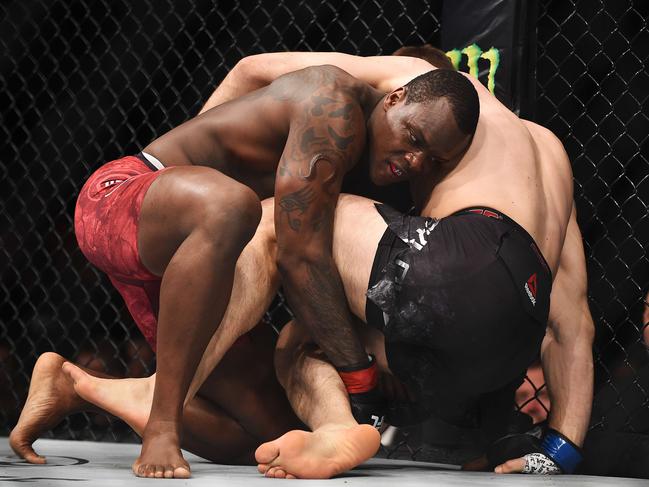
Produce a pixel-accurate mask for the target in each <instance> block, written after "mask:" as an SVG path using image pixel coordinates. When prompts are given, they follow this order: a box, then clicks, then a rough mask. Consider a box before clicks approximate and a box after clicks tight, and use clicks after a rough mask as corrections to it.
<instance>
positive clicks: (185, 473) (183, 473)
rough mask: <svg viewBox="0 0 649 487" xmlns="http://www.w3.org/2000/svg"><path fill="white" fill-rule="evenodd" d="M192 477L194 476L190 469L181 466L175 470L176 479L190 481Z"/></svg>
mask: <svg viewBox="0 0 649 487" xmlns="http://www.w3.org/2000/svg"><path fill="white" fill-rule="evenodd" d="M191 476H192V474H191V472H190V471H189V467H186V466H180V467H176V468H174V478H175V479H188V478H189V477H191Z"/></svg>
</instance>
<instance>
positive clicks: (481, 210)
mask: <svg viewBox="0 0 649 487" xmlns="http://www.w3.org/2000/svg"><path fill="white" fill-rule="evenodd" d="M458 215H482V216H486V217H487V218H493V219H495V220H501V221H504V222H506V223H508V224H509V225H511V226H512V227H514V229H515V230H516V231H518V233H520V234H521V235H522V236H523V237H524V238H525V239H526V240H529V242H530V244H531V245H532V248H533V249H534V251H535V252H536V254H537V256H538V257H539V259H540V260H541V262H542V263H543V265H544V266H545V268H546V269H547V271H548V273H549V274H550V275H552V271H551V270H550V266H549V265H548V261H547V260H545V257H544V256H543V254H542V253H541V249H539V246H538V245H537V244H536V242H535V240H534V239H533V238H532V236H531V235H530V234H529V232H528V231H527V230H525V229H524V228H523V227H522V226H520V225H519V224H518V223H516V221H515V220H513V219H511V218H510V217H508V216H507V215H505V214H504V213H503V212H502V211H498V210H494V209H493V208H489V207H488V206H475V207H471V208H464V209H463V210H459V211H456V212H455V213H453V214H452V215H451V216H458Z"/></svg>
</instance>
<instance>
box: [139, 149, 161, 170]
mask: <svg viewBox="0 0 649 487" xmlns="http://www.w3.org/2000/svg"><path fill="white" fill-rule="evenodd" d="M142 155H143V156H144V157H145V158H146V160H147V161H149V162H150V163H151V164H153V165H154V166H155V168H156V169H157V170H160V169H164V167H165V166H164V164H162V163H161V162H160V161H159V160H158V159H156V158H155V157H153V156H152V155H151V154H147V153H146V152H144V151H142Z"/></svg>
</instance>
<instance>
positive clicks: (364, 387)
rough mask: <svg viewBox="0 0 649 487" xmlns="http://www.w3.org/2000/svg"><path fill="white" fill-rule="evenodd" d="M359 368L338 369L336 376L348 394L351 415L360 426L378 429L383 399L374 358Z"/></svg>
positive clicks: (382, 413)
mask: <svg viewBox="0 0 649 487" xmlns="http://www.w3.org/2000/svg"><path fill="white" fill-rule="evenodd" d="M367 358H368V364H367V365H362V366H360V367H340V368H338V374H339V375H340V378H341V379H342V380H343V383H344V384H345V388H346V389H347V392H348V393H349V402H350V403H351V407H352V414H353V415H354V418H355V419H356V421H358V422H359V423H360V424H371V425H372V426H374V427H375V428H380V427H381V424H382V423H383V418H384V415H385V408H386V403H385V398H384V397H383V395H382V394H381V392H380V391H379V390H378V387H377V386H378V383H379V374H378V370H377V368H376V362H375V360H374V356H372V355H369V356H368V357H367Z"/></svg>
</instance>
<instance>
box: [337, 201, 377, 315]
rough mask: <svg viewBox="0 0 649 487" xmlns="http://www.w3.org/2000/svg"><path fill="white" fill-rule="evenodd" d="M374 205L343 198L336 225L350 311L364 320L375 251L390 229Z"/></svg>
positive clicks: (340, 261)
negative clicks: (386, 231) (366, 294)
mask: <svg viewBox="0 0 649 487" xmlns="http://www.w3.org/2000/svg"><path fill="white" fill-rule="evenodd" d="M374 203H375V202H374V201H372V200H370V199H367V198H363V197H361V196H354V195H349V194H343V195H340V198H339V200H338V206H337V207H336V219H335V223H334V242H333V256H334V260H335V262H336V267H337V268H338V272H339V273H340V277H341V278H342V281H343V285H344V287H345V294H346V296H347V302H348V303H349V306H350V308H351V311H352V312H353V313H354V314H355V315H356V316H358V317H359V318H360V319H362V320H365V301H366V296H365V293H366V292H367V285H368V283H369V280H370V273H371V271H372V264H373V263H374V256H375V254H376V249H377V246H378V244H379V241H380V240H381V237H382V236H383V233H384V232H385V229H386V228H387V224H386V223H385V221H384V220H383V218H382V217H381V215H380V214H379V212H378V211H376V208H375V207H374Z"/></svg>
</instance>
